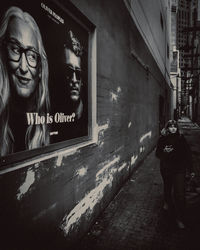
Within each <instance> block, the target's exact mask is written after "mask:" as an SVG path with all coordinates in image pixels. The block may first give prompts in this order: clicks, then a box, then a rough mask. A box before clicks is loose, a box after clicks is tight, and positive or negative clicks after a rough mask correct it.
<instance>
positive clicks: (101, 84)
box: [0, 0, 170, 240]
mask: <svg viewBox="0 0 200 250" xmlns="http://www.w3.org/2000/svg"><path fill="white" fill-rule="evenodd" d="M63 2H64V1H63ZM72 3H74V5H75V6H76V7H77V8H78V9H79V10H80V11H81V12H82V13H83V14H84V15H85V16H87V17H88V19H89V20H90V21H91V22H92V23H93V24H94V25H95V26H96V35H97V39H96V47H97V58H96V60H97V83H96V87H97V96H96V103H97V110H96V113H97V116H96V123H97V126H96V133H97V136H98V140H97V143H93V144H90V145H88V146H86V147H80V148H79V147H73V146H72V147H71V148H70V150H68V149H60V150H57V151H54V152H51V153H48V154H44V155H39V156H38V157H35V158H31V159H27V160H26V161H24V162H22V163H20V164H19V163H17V164H14V165H12V166H6V168H4V171H2V172H0V200H1V205H0V221H1V228H3V229H4V230H3V235H4V234H5V235H8V234H10V233H13V232H15V235H17V236H16V240H19V238H20V237H21V238H25V237H24V235H28V236H26V237H27V239H28V237H29V234H30V235H31V236H30V237H32V236H34V237H36V238H37V235H40V237H45V236H46V235H51V234H54V233H55V232H59V233H60V234H61V235H64V236H65V237H66V238H67V239H77V238H79V237H81V236H82V235H83V234H84V233H85V232H86V231H87V230H88V228H89V226H90V225H91V224H92V223H93V222H94V220H95V218H96V217H97V216H98V215H99V214H100V212H101V211H102V209H104V208H105V207H106V206H107V205H108V203H109V202H110V200H111V199H112V198H113V197H114V195H115V194H116V192H117V191H118V190H119V188H120V186H121V185H122V184H123V182H124V181H125V180H126V179H127V178H128V177H129V176H130V173H132V172H133V171H134V169H135V168H136V167H137V166H138V164H139V163H140V162H141V161H142V160H143V159H144V158H145V157H146V156H147V154H148V153H149V152H150V151H151V150H152V149H153V148H154V146H155V144H156V141H157V138H158V135H159V119H162V121H161V122H164V119H165V120H166V119H167V118H168V116H169V105H170V103H169V102H170V89H169V86H168V85H167V84H166V83H165V80H164V76H163V75H162V74H161V73H160V70H159V68H158V66H157V64H156V63H155V60H154V59H153V57H152V55H151V53H150V52H149V50H148V49H147V47H146V45H145V43H144V41H143V40H142V38H141V36H140V34H139V32H138V31H137V29H136V27H135V25H134V23H133V21H132V19H131V18H130V16H129V13H128V11H127V9H126V7H125V5H124V3H123V1H120V0H117V1H107V0H101V1H92V0H84V1H81V0H80V1H79V0H73V1H72ZM136 57H137V58H136ZM161 97H162V100H164V104H163V108H162V110H161V111H159V100H160V98H161ZM159 113H160V115H159ZM159 116H160V117H159ZM18 166H19V167H18ZM6 169H9V171H6ZM12 235H13V234H12Z"/></svg>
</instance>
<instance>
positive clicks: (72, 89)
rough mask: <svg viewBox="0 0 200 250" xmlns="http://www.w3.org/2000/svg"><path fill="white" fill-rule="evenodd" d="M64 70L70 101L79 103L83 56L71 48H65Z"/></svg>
mask: <svg viewBox="0 0 200 250" xmlns="http://www.w3.org/2000/svg"><path fill="white" fill-rule="evenodd" d="M64 70H65V76H66V79H67V91H68V93H69V98H70V101H72V102H73V103H79V101H80V95H81V85H82V83H81V58H80V57H78V56H76V54H75V53H74V52H73V51H72V50H70V49H65V50H64Z"/></svg>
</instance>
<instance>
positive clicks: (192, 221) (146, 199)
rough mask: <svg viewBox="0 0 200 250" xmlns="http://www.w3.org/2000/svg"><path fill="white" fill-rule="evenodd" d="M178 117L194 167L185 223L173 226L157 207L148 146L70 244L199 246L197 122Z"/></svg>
mask: <svg viewBox="0 0 200 250" xmlns="http://www.w3.org/2000/svg"><path fill="white" fill-rule="evenodd" d="M178 122H179V126H180V130H181V132H182V133H183V134H184V135H185V137H186V140H187V141H188V143H189V144H190V146H191V149H192V156H193V163H194V169H195V173H196V177H195V178H194V179H193V180H192V181H190V179H189V178H188V179H187V192H186V201H187V213H186V221H187V223H186V226H187V227H186V229H184V230H183V229H178V228H177V225H176V223H175V219H174V217H173V215H170V214H168V213H167V212H166V211H164V210H163V208H162V207H163V195H162V190H163V184H162V179H161V176H160V172H159V160H158V159H157V158H156V157H155V150H154V151H152V152H151V153H150V154H149V155H148V157H147V158H146V159H145V161H144V162H143V164H142V165H141V166H140V167H139V168H138V169H137V171H135V172H134V173H133V174H132V176H131V178H130V179H129V180H128V181H127V182H126V183H125V185H124V186H123V187H122V188H121V190H120V191H119V193H118V194H117V195H116V196H115V198H114V199H113V200H112V201H111V203H110V204H109V206H108V207H107V208H106V209H105V210H104V211H103V212H102V214H101V215H100V216H99V218H98V219H97V221H96V222H95V224H94V225H93V226H92V228H91V230H90V231H89V232H88V233H87V235H85V236H84V237H83V238H82V240H81V241H80V242H78V243H77V245H76V246H74V247H73V249H81V250H122V249H123V250H179V249H181V250H196V249H200V181H199V177H200V143H199V142H200V128H199V127H198V125H197V124H194V123H192V122H191V121H190V120H189V119H188V118H186V117H183V118H181V119H179V121H178ZM71 249H72V248H71Z"/></svg>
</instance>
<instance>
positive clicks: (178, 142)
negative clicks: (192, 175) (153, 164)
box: [156, 133, 192, 173]
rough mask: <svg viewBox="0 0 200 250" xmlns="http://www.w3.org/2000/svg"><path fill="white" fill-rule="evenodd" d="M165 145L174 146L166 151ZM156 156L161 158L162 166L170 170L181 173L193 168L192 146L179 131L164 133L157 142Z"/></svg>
mask: <svg viewBox="0 0 200 250" xmlns="http://www.w3.org/2000/svg"><path fill="white" fill-rule="evenodd" d="M165 146H170V147H171V148H173V150H172V151H171V152H169V153H168V152H165V151H164V148H165ZM156 156H157V157H158V158H159V159H160V167H161V168H165V169H166V170H167V169H168V170H169V171H170V172H174V173H180V172H185V171H186V169H188V170H189V171H190V172H191V170H192V157H191V151H190V148H189V146H188V144H187V142H186V140H185V138H184V136H183V135H180V134H179V133H176V134H168V135H162V136H161V137H160V138H159V140H158V144H157V148H156Z"/></svg>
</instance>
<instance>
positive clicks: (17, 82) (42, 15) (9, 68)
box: [0, 0, 89, 157]
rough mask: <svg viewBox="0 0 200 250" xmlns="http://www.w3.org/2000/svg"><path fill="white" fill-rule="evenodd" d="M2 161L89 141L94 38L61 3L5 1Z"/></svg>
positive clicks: (0, 30)
mask: <svg viewBox="0 0 200 250" xmlns="http://www.w3.org/2000/svg"><path fill="white" fill-rule="evenodd" d="M0 18H1V23H0V71H1V73H0V156H1V157H2V156H7V155H10V154H13V153H16V152H22V151H25V150H31V149H36V148H41V147H43V146H47V145H51V144H55V143H59V142H62V141H68V140H71V139H76V138H81V137H85V136H86V137H87V136H88V130H89V128H88V102H89V101H88V43H89V33H88V31H87V30H86V28H84V26H83V25H82V24H81V23H80V22H78V21H77V20H76V19H75V18H74V17H73V16H72V15H71V14H70V12H68V11H67V9H65V8H63V7H62V5H60V4H59V3H58V2H57V1H49V0H48V1H45V0H44V1H39V0H35V1H25V0H24V1H8V0H7V1H3V3H1V10H0Z"/></svg>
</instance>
